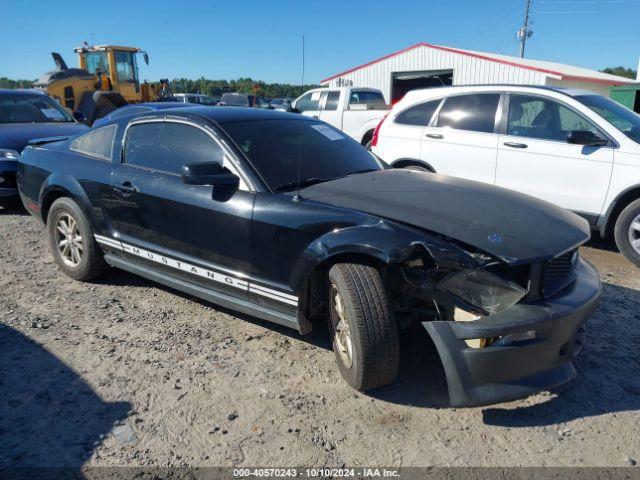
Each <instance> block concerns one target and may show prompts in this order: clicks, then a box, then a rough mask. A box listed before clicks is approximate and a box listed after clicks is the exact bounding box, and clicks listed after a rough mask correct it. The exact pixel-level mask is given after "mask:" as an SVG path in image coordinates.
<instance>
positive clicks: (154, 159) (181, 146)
mask: <svg viewBox="0 0 640 480" xmlns="http://www.w3.org/2000/svg"><path fill="white" fill-rule="evenodd" d="M222 158H223V151H222V149H221V148H220V146H219V145H218V144H217V143H216V142H215V141H214V140H213V139H212V138H211V137H210V136H209V135H208V134H207V133H205V132H203V131H202V130H200V129H199V128H196V127H194V126H192V125H185V124H183V123H174V122H152V123H139V124H135V125H132V126H131V127H129V130H128V132H127V141H126V143H125V162H126V163H128V164H131V165H138V166H140V167H145V168H151V169H154V170H160V171H163V172H166V173H173V174H180V171H181V169H182V166H183V165H184V164H186V163H201V162H211V161H221V159H222Z"/></svg>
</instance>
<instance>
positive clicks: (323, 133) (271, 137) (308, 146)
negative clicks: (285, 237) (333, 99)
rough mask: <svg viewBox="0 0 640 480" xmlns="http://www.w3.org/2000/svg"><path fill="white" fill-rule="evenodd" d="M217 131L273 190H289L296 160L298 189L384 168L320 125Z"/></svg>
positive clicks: (258, 123) (242, 125)
mask: <svg viewBox="0 0 640 480" xmlns="http://www.w3.org/2000/svg"><path fill="white" fill-rule="evenodd" d="M222 128H224V130H225V131H226V132H227V134H228V135H229V136H230V137H231V138H232V139H233V140H234V141H235V142H236V144H237V145H238V146H239V147H240V149H241V150H242V151H243V152H244V153H245V155H246V156H247V158H248V159H249V161H251V163H252V164H253V166H254V167H255V169H256V170H257V171H258V173H259V174H260V175H261V176H262V178H263V179H264V181H265V182H266V183H267V185H268V186H269V187H270V188H271V189H272V190H274V191H287V190H295V188H296V186H297V182H298V159H300V184H301V186H306V185H311V184H313V183H320V182H322V181H326V180H332V179H335V178H340V177H344V176H346V175H349V174H352V173H360V172H365V171H371V170H382V169H383V168H384V167H383V166H382V164H381V163H379V162H378V160H376V158H375V157H374V156H373V155H372V154H371V153H369V152H368V151H367V150H366V149H365V148H363V147H362V146H361V145H360V144H359V143H358V142H356V141H355V140H352V139H351V138H349V137H348V136H346V135H345V134H344V133H342V132H341V131H339V130H336V129H335V128H333V127H331V126H330V125H327V124H325V123H320V122H313V121H308V120H303V119H300V120H255V121H246V122H232V123H225V124H223V125H222Z"/></svg>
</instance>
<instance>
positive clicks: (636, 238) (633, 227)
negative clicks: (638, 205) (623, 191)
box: [629, 215, 640, 255]
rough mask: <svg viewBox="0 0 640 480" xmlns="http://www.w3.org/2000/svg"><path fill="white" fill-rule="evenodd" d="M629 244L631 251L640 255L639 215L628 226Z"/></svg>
mask: <svg viewBox="0 0 640 480" xmlns="http://www.w3.org/2000/svg"><path fill="white" fill-rule="evenodd" d="M629 243H630V244H631V247H632V248H633V250H634V251H635V252H636V253H637V254H639V255H640V215H638V216H637V217H636V218H634V219H633V221H632V222H631V224H630V225H629Z"/></svg>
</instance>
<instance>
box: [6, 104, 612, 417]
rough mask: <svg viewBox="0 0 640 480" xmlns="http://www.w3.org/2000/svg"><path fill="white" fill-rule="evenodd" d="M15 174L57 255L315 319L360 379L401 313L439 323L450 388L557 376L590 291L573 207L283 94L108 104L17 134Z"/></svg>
mask: <svg viewBox="0 0 640 480" xmlns="http://www.w3.org/2000/svg"><path fill="white" fill-rule="evenodd" d="M298 186H299V192H298ZM18 187H19V190H20V194H21V196H22V199H23V202H24V203H25V205H26V207H27V208H28V210H29V211H30V212H31V213H32V214H33V215H35V216H36V217H38V218H40V219H41V220H43V221H44V222H45V223H46V225H47V230H48V235H49V240H50V243H51V248H52V251H53V255H54V257H55V259H56V261H57V263H58V265H59V266H60V268H61V269H62V270H63V271H64V272H65V273H66V274H67V275H69V276H71V277H73V278H75V279H78V280H88V279H90V278H92V277H95V276H96V275H98V274H100V273H102V272H103V271H104V269H105V267H106V266H107V265H111V266H115V267H119V268H122V269H125V270H128V271H130V272H133V273H136V274H138V275H142V276H144V277H147V278H150V279H152V280H155V281H157V282H160V283H163V284H165V285H168V286H170V287H173V288H175V289H177V290H181V291H183V292H187V293H190V294H192V295H194V296H197V297H200V298H203V299H206V300H210V301H212V302H215V303H217V304H220V305H223V306H226V307H230V308H233V309H236V310H239V311H242V312H245V313H248V314H251V315H254V316H257V317H260V318H263V319H267V320H271V321H274V322H277V323H280V324H283V325H287V326H290V327H292V328H295V329H298V330H299V331H300V333H302V334H304V333H308V332H309V331H310V330H311V328H312V327H313V325H314V324H315V323H316V322H321V321H324V320H325V319H326V320H327V321H328V323H329V326H330V331H331V334H332V339H333V348H334V351H335V354H336V359H337V363H338V367H339V369H340V372H341V373H342V376H343V377H344V379H345V380H346V381H347V383H349V385H351V386H353V387H354V388H357V389H360V390H366V389H371V388H375V387H379V386H382V385H385V384H388V383H390V382H392V381H393V380H394V378H395V376H396V374H397V371H398V368H399V367H398V365H399V355H400V352H399V342H398V330H399V329H400V328H403V327H406V326H407V325H408V324H410V323H411V322H420V323H422V325H424V327H425V328H426V330H427V331H428V332H429V334H430V335H431V337H432V338H433V341H434V343H435V345H436V347H437V349H438V352H439V355H440V358H441V360H442V363H443V365H444V369H445V372H446V376H447V382H448V388H449V396H450V400H451V403H452V404H453V405H456V406H463V405H476V404H484V403H490V402H495V401H501V400H506V399H511V398H516V397H520V396H524V395H528V394H531V393H533V392H536V391H538V390H540V389H543V388H548V387H550V386H554V385H557V384H560V383H563V382H566V381H568V380H570V379H571V378H573V376H574V375H575V370H574V367H573V363H572V359H573V355H574V353H575V350H576V335H577V334H578V331H579V329H580V328H581V326H582V325H583V323H584V322H585V320H586V319H587V317H588V316H589V315H590V314H591V313H592V312H593V310H594V309H595V308H596V304H597V301H598V298H599V296H600V288H601V287H600V280H599V276H598V274H597V272H596V271H595V269H594V268H593V267H591V266H590V265H589V264H587V263H586V262H585V261H583V260H581V259H580V257H579V255H578V250H577V249H578V247H579V246H580V245H581V244H583V243H584V242H586V241H587V239H588V238H589V227H588V225H587V223H586V222H585V221H584V220H582V219H580V218H579V217H577V216H575V215H574V214H572V213H569V212H566V211H564V210H561V209H558V208H556V207H554V206H552V205H550V204H548V203H545V202H543V201H540V200H536V199H534V198H531V197H527V196H524V195H521V194H518V193H514V192H511V191H508V190H504V189H500V188H495V187H491V186H487V185H484V184H479V183H474V182H469V181H464V180H460V179H454V178H448V177H443V176H439V175H431V174H427V173H424V172H416V171H411V170H394V169H389V168H387V167H386V166H384V165H383V164H381V163H380V162H379V161H378V160H377V159H376V158H375V157H373V156H372V155H371V154H370V153H369V152H367V151H366V150H365V149H364V148H362V147H361V146H360V145H359V144H358V143H356V142H354V141H352V140H351V139H349V138H347V137H346V136H345V135H344V134H343V133H342V132H340V131H338V130H336V129H334V128H333V127H331V126H329V125H327V124H325V123H322V122H319V121H317V120H313V119H310V118H306V117H301V116H298V115H294V114H289V113H283V112H275V111H267V110H258V109H255V110H252V109H241V108H240V109H238V108H231V107H227V108H211V107H202V108H201V107H192V108H188V109H181V108H176V109H174V110H164V111H161V112H151V113H148V114H143V115H138V116H130V117H125V118H121V119H118V120H116V121H113V122H112V123H110V124H108V125H106V126H103V127H101V128H98V129H94V130H92V131H90V132H89V133H86V134H84V135H81V136H77V137H74V138H70V139H67V140H63V141H55V142H50V143H41V144H38V145H33V146H31V147H29V148H27V149H26V150H25V151H24V153H23V154H22V156H21V159H20V163H19V166H18Z"/></svg>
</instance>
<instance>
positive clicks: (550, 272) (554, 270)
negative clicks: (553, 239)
mask: <svg viewBox="0 0 640 480" xmlns="http://www.w3.org/2000/svg"><path fill="white" fill-rule="evenodd" d="M576 253H577V251H576V250H571V251H570V252H567V253H565V254H563V255H560V256H559V257H556V258H554V259H553V260H549V261H548V262H547V263H545V264H544V267H543V271H542V295H543V296H545V297H549V296H551V295H553V294H554V293H556V292H557V291H559V290H561V289H562V288H564V287H566V286H567V285H568V284H569V283H571V282H572V281H573V279H574V278H575V277H574V274H573V267H574V265H575V257H574V255H575V254H576Z"/></svg>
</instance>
